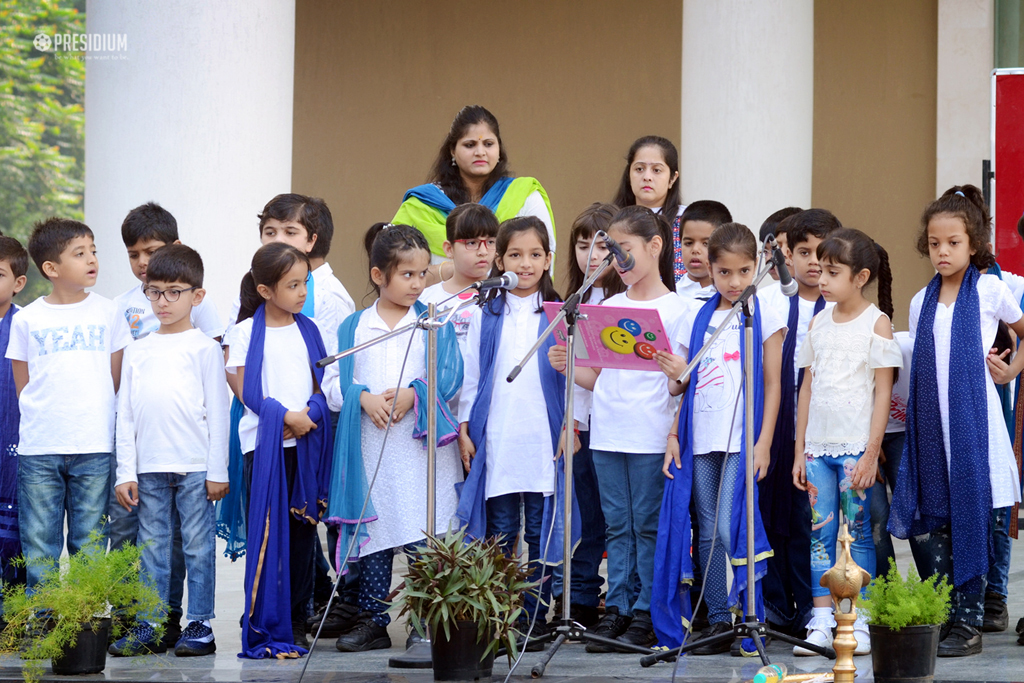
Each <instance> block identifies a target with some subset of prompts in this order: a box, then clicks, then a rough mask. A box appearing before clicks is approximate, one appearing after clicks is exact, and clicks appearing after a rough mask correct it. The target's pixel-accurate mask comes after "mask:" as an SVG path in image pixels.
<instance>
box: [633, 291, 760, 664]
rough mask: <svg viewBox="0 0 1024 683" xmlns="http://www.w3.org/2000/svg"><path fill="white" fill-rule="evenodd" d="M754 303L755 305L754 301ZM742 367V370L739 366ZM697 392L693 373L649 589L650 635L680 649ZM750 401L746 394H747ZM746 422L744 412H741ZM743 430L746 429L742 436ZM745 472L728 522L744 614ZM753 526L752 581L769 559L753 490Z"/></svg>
mask: <svg viewBox="0 0 1024 683" xmlns="http://www.w3.org/2000/svg"><path fill="white" fill-rule="evenodd" d="M720 299H721V295H720V294H715V295H714V296H713V297H712V298H711V300H709V301H708V302H707V303H706V304H704V305H703V306H702V307H701V309H700V310H699V311H698V312H697V317H696V319H695V320H694V322H693V331H692V332H691V334H690V345H689V354H688V359H692V358H693V357H694V355H695V354H696V353H697V352H698V351H699V350H700V349H701V347H703V346H704V333H705V332H706V331H707V329H708V325H709V324H710V322H711V316H712V315H713V314H714V312H715V310H716V309H717V308H718V302H719V300H720ZM755 301H756V299H755ZM742 319H743V314H742V313H741V314H740V321H741V323H742ZM753 323H754V324H753V327H754V340H755V341H754V382H755V386H754V391H753V392H750V393H752V398H753V400H754V440H755V442H756V440H757V439H758V437H759V436H760V432H761V419H762V417H763V415H764V368H763V364H762V355H763V351H764V349H763V345H762V343H761V341H760V340H761V305H760V302H757V304H756V307H755V309H754V321H753ZM742 334H743V333H742V332H741V337H740V361H741V363H745V362H746V360H745V354H746V348H745V347H746V344H745V343H744V341H743V337H742ZM741 367H742V366H741ZM696 387H697V369H696V368H695V369H694V370H693V372H692V373H691V374H690V383H689V384H688V385H687V387H686V393H685V394H684V396H683V407H682V410H681V411H680V414H679V425H678V427H679V428H678V433H679V453H680V461H681V462H682V468H676V467H675V465H674V464H673V465H670V466H669V467H670V468H671V470H672V474H673V476H674V477H675V478H674V479H666V480H665V493H664V495H663V497H662V501H661V516H660V518H659V521H658V545H657V549H656V550H655V553H654V584H653V585H652V587H651V620H652V621H653V622H654V632H655V633H656V634H657V636H658V644H659V645H661V646H664V647H678V646H679V645H680V644H681V643H682V641H683V636H684V634H685V629H686V626H687V624H688V623H689V621H690V601H689V600H687V599H684V598H685V597H686V596H685V595H684V594H685V593H686V592H687V591H689V588H690V584H691V583H692V582H693V560H692V558H691V556H690V546H691V542H692V543H696V539H692V540H691V533H690V532H691V528H690V498H691V494H692V489H693V456H694V452H693V438H692V437H693V401H694V395H695V393H696ZM748 395H749V394H748ZM742 414H743V416H744V418H743V419H744V421H745V420H746V411H743V413H742ZM745 429H746V425H745V424H744V431H745ZM746 457H747V447H746V443H742V444H741V445H740V458H742V462H746ZM745 473H746V468H745V466H743V465H741V467H740V473H739V476H738V477H736V483H735V487H734V490H733V504H732V516H731V518H730V520H729V523H730V531H731V539H732V542H731V545H732V547H731V548H730V549H729V557H730V558H731V559H732V564H733V566H734V567H737V570H736V571H735V573H734V580H733V585H732V590H731V591H730V593H729V606H730V608H733V609H737V608H738V609H740V610H742V609H743V607H744V606H745V605H746V599H745V595H746V589H747V572H746V569H745V567H746V564H747V495H746V476H745ZM754 499H755V500H754V523H755V530H754V534H755V545H754V553H755V557H754V561H755V562H756V580H757V581H760V579H761V578H762V577H763V576H764V575H765V573H766V571H767V564H766V560H767V559H768V557H769V556H771V554H772V550H771V547H770V546H769V544H768V539H767V538H766V537H765V533H764V527H763V525H762V524H761V515H760V512H759V511H758V505H757V488H756V487H755V488H754ZM755 591H756V610H757V616H758V619H759V620H761V621H764V605H763V601H762V598H761V591H759V590H757V588H756V587H755Z"/></svg>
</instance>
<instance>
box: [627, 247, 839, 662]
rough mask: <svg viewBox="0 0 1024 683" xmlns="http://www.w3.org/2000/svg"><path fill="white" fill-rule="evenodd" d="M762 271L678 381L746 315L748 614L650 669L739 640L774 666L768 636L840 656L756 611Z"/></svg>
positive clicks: (663, 655) (653, 658) (662, 656)
mask: <svg viewBox="0 0 1024 683" xmlns="http://www.w3.org/2000/svg"><path fill="white" fill-rule="evenodd" d="M761 266H762V267H761V268H760V269H759V271H758V274H757V277H756V278H755V279H754V282H752V283H751V284H750V286H749V287H747V288H746V289H745V290H744V291H743V293H742V294H741V295H740V297H739V298H738V299H737V300H736V302H735V303H734V304H733V306H732V310H730V311H729V314H728V315H727V316H726V317H725V320H723V321H722V322H721V323H720V324H719V325H718V329H717V330H715V332H714V334H712V335H711V338H710V339H709V340H708V341H707V342H706V343H705V344H704V346H703V347H702V348H701V349H700V351H698V352H697V353H696V354H695V355H694V357H693V360H691V361H690V363H689V365H687V366H686V369H685V370H684V371H683V374H682V375H680V376H679V379H678V380H677V381H679V382H681V381H682V380H683V378H684V377H689V376H690V373H691V372H693V369H694V368H695V367H697V364H698V363H699V362H700V360H701V359H702V358H703V357H704V356H705V355H706V354H707V352H708V350H709V349H710V348H711V346H712V344H714V342H715V340H716V339H718V337H719V335H721V333H722V332H723V331H724V330H725V329H726V328H727V327H728V326H729V323H730V322H731V321H732V319H733V318H735V317H736V316H737V315H738V314H739V312H740V310H742V311H743V351H744V353H743V401H744V412H745V415H746V419H745V421H744V425H745V426H744V443H745V445H746V452H747V457H746V463H745V464H746V477H747V479H746V495H747V510H746V513H747V515H746V516H747V596H746V598H747V599H746V613H745V614H744V619H743V621H742V622H736V624H734V625H733V628H732V630H731V631H729V632H726V633H722V634H719V635H717V636H714V637H710V638H699V639H697V640H694V641H691V642H688V643H685V644H684V645H682V646H680V647H677V648H674V649H672V650H665V651H663V652H658V653H656V654H651V655H647V656H645V657H642V658H641V659H640V666H643V667H649V666H652V665H653V664H656V663H658V662H664V661H669V660H672V659H675V658H676V656H677V655H679V654H683V653H686V652H689V651H690V650H695V649H696V648H698V647H702V646H704V645H715V644H717V643H721V642H726V641H732V640H734V639H736V638H750V639H752V640H753V641H754V647H756V648H757V654H758V656H759V657H760V658H761V662H762V663H763V664H764V665H768V664H770V663H771V662H770V661H769V660H768V654H767V653H766V652H765V649H764V638H765V636H771V637H773V638H776V639H778V640H781V641H783V642H785V643H789V644H791V645H799V646H800V647H804V648H807V649H808V650H810V651H812V652H816V653H818V654H819V655H822V656H823V657H828V658H829V659H835V658H836V653H835V650H833V649H832V648H831V647H822V646H820V645H815V644H813V643H809V642H807V641H806V640H801V639H800V638H797V637H795V636H791V635H789V634H786V633H780V632H778V631H775V630H773V629H771V628H769V627H768V624H766V623H764V622H761V621H758V619H757V609H756V594H757V589H756V586H757V582H756V571H755V565H756V564H757V563H756V562H755V561H754V560H755V551H754V485H755V481H754V401H753V400H752V399H751V397H750V392H751V391H753V389H754V343H755V340H754V315H753V313H754V311H753V306H752V305H751V300H752V299H753V297H754V295H755V294H756V293H757V285H758V284H759V283H760V282H761V280H763V279H764V277H765V275H767V274H768V271H769V270H770V266H767V265H766V263H762V264H761ZM756 343H758V344H760V343H761V340H760V339H758V340H757V341H756ZM782 381H792V378H788V380H787V378H785V377H784V378H782Z"/></svg>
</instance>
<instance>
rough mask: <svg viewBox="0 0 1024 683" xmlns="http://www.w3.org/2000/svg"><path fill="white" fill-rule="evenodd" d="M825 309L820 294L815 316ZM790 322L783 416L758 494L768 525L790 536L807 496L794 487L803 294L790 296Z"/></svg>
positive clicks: (784, 348) (784, 351)
mask: <svg viewBox="0 0 1024 683" xmlns="http://www.w3.org/2000/svg"><path fill="white" fill-rule="evenodd" d="M824 309H825V298H824V297H822V296H820V295H819V296H818V299H817V300H816V301H815V302H814V315H817V314H818V313H820V312H821V311H823V310H824ZM786 324H787V326H788V329H787V331H786V339H785V341H783V342H782V399H781V400H780V401H779V417H778V419H777V420H776V421H775V436H774V437H773V438H772V455H771V458H772V460H771V464H770V465H769V466H768V474H767V475H766V476H765V478H764V479H762V480H761V481H760V482H758V488H759V489H760V491H759V492H758V493H759V495H760V503H761V517H762V518H763V519H764V525H765V528H767V529H768V530H770V531H771V532H772V533H773V534H776V535H778V536H783V537H786V538H788V537H789V535H790V512H791V510H792V509H793V496H795V495H801V496H802V495H804V494H803V492H802V491H799V490H798V489H797V488H796V487H795V486H793V448H794V443H795V439H796V434H795V432H796V428H795V424H796V423H795V420H794V415H795V414H796V401H797V395H798V394H799V393H800V384H801V383H802V382H803V380H804V368H800V374H799V376H797V378H796V382H797V383H796V384H793V382H792V381H790V379H789V378H790V377H793V374H794V372H793V371H794V369H795V367H796V337H797V328H798V327H799V326H800V296H799V295H796V296H792V297H790V299H789V319H788V322H787V323H786Z"/></svg>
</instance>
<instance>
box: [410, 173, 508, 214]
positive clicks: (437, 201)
mask: <svg viewBox="0 0 1024 683" xmlns="http://www.w3.org/2000/svg"><path fill="white" fill-rule="evenodd" d="M513 180H514V178H509V177H504V178H498V180H496V181H495V182H494V184H493V185H491V187H490V188H489V189H488V190H487V192H485V193H484V196H483V197H481V198H480V203H481V204H483V205H484V206H486V207H487V208H488V209H490V210H491V211H497V210H498V204H500V203H501V198H502V197H504V196H505V190H507V189H508V186H509V185H511V184H512V181H513ZM410 197H415V198H416V199H418V200H420V201H421V202H423V203H424V204H426V205H427V206H429V207H432V208H434V209H437V210H438V211H440V212H441V213H443V214H444V215H446V216H447V215H448V214H449V213H450V212H451V210H452V209H454V208H455V202H453V201H452V200H451V198H449V197H448V195H446V194H445V193H444V192H443V191H442V190H441V188H439V187H438V186H437V185H434V184H433V183H427V184H426V185H417V186H416V187H414V188H412V189H411V190H407V191H406V193H405V195H404V196H403V197H402V201H403V202H404V201H406V200H408V199H409V198H410Z"/></svg>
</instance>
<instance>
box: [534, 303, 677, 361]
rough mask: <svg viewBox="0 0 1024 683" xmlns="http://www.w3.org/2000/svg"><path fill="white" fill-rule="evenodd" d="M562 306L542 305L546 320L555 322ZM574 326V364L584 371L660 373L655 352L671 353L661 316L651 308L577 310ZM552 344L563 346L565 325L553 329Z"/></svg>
mask: <svg viewBox="0 0 1024 683" xmlns="http://www.w3.org/2000/svg"><path fill="white" fill-rule="evenodd" d="M561 308H562V304H561V303H559V302H557V301H547V302H545V303H544V312H545V313H547V316H548V320H554V318H555V316H557V315H558V311H559V310H561ZM580 315H581V317H583V319H581V320H580V322H579V325H578V326H577V335H576V340H575V344H574V346H575V347H576V364H577V365H578V366H579V367H583V368H618V369H620V370H649V371H652V372H660V369H659V368H658V362H657V361H656V360H654V354H655V352H656V351H668V352H669V353H671V352H672V345H671V343H670V342H669V338H668V334H667V333H666V332H665V326H664V325H662V323H661V316H660V315H659V314H658V311H657V310H656V309H653V308H620V307H616V306H594V305H591V304H583V305H581V306H580ZM554 334H555V343H557V344H558V345H559V346H565V345H566V327H565V324H564V323H562V324H559V326H558V327H557V328H555V333H554Z"/></svg>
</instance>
